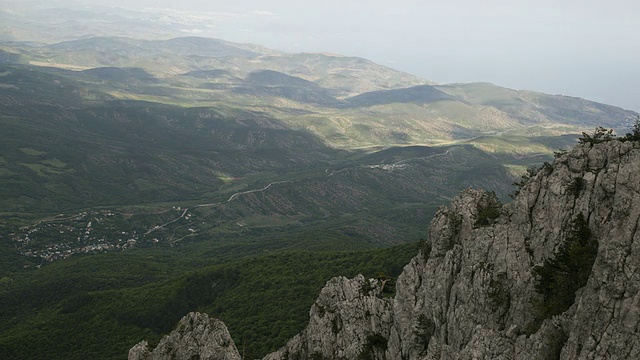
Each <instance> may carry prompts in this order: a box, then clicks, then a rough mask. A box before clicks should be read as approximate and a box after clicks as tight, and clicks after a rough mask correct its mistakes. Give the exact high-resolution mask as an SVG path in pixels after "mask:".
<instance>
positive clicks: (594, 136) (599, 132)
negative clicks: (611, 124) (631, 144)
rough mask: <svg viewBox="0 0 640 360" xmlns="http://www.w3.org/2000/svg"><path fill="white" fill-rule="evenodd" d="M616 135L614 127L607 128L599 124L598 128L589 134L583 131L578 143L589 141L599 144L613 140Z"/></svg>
mask: <svg viewBox="0 0 640 360" xmlns="http://www.w3.org/2000/svg"><path fill="white" fill-rule="evenodd" d="M615 137H616V136H615V135H614V134H613V129H607V128H604V127H602V126H597V127H596V129H595V130H594V131H593V133H591V134H587V133H585V132H583V133H582V137H579V138H578V143H580V144H586V143H589V144H591V145H593V144H599V143H603V142H605V141H611V140H613V139H614V138H615Z"/></svg>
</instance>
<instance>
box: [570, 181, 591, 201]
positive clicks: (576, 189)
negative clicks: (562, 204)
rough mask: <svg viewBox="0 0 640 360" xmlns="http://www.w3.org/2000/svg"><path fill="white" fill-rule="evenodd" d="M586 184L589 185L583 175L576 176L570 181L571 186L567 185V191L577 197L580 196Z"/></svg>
mask: <svg viewBox="0 0 640 360" xmlns="http://www.w3.org/2000/svg"><path fill="white" fill-rule="evenodd" d="M586 185H587V182H586V181H585V180H584V179H583V178H581V177H577V178H574V179H573V180H571V182H570V183H569V186H568V187H567V193H569V194H571V195H573V197H574V198H575V199H577V198H578V196H580V193H581V192H582V190H584V188H585V186H586Z"/></svg>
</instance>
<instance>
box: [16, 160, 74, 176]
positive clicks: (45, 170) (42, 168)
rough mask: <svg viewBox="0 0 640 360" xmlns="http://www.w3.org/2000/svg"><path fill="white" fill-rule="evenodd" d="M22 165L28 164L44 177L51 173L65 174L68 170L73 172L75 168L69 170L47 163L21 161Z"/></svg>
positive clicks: (27, 165)
mask: <svg viewBox="0 0 640 360" xmlns="http://www.w3.org/2000/svg"><path fill="white" fill-rule="evenodd" d="M20 165H22V166H26V167H28V168H29V169H31V170H33V171H35V173H36V174H38V175H39V176H42V177H47V176H49V175H57V174H64V173H68V172H73V169H69V170H60V169H57V168H53V167H50V166H47V165H43V164H39V163H20Z"/></svg>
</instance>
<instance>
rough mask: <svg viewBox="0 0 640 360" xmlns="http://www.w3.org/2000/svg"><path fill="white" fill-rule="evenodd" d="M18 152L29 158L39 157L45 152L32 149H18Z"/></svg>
mask: <svg viewBox="0 0 640 360" xmlns="http://www.w3.org/2000/svg"><path fill="white" fill-rule="evenodd" d="M19 150H20V151H22V152H23V153H25V154H27V155H30V156H39V155H44V154H46V152H45V151H39V150H36V149H33V148H20V149H19Z"/></svg>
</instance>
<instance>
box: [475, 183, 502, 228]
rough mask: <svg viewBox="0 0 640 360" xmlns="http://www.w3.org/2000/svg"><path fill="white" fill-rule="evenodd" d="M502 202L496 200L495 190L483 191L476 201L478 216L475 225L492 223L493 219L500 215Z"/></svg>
mask: <svg viewBox="0 0 640 360" xmlns="http://www.w3.org/2000/svg"><path fill="white" fill-rule="evenodd" d="M501 208H502V203H500V200H498V196H497V195H496V193H495V192H493V191H492V192H489V193H485V194H484V195H483V198H482V199H481V201H480V202H479V203H478V217H477V219H476V222H475V226H476V227H478V226H488V225H491V224H493V222H494V220H495V219H497V218H498V217H499V216H500V209H501Z"/></svg>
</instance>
